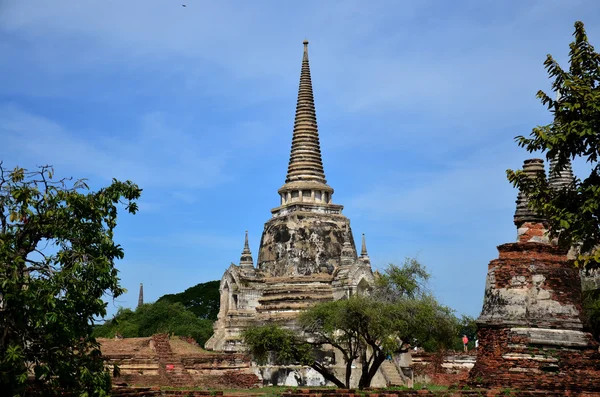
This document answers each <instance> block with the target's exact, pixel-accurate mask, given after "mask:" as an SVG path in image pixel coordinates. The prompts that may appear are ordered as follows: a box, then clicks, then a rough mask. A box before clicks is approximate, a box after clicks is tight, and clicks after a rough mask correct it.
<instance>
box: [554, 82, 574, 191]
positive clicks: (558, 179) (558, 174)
mask: <svg viewBox="0 0 600 397" xmlns="http://www.w3.org/2000/svg"><path fill="white" fill-rule="evenodd" d="M558 101H560V90H557V91H556V102H558ZM559 160H560V153H556V155H555V156H554V157H552V158H551V159H550V177H549V178H548V182H549V183H550V186H551V187H552V188H553V189H556V190H562V189H564V188H566V187H568V186H569V185H571V183H573V181H574V180H575V176H574V175H573V167H572V165H571V159H570V158H569V157H567V158H566V159H565V163H564V164H563V166H562V168H561V169H557V165H558V161H559Z"/></svg>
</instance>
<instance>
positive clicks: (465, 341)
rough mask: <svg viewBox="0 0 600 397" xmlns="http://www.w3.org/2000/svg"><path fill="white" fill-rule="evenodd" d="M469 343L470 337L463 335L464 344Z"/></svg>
mask: <svg viewBox="0 0 600 397" xmlns="http://www.w3.org/2000/svg"><path fill="white" fill-rule="evenodd" d="M467 343H469V338H467V337H466V336H463V345H466V344H467Z"/></svg>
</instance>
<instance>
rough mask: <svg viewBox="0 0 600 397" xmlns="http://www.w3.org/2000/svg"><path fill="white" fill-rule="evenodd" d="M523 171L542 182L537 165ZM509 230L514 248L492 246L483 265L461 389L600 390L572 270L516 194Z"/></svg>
mask: <svg viewBox="0 0 600 397" xmlns="http://www.w3.org/2000/svg"><path fill="white" fill-rule="evenodd" d="M523 171H524V172H525V174H527V175H528V176H530V177H535V176H536V175H538V174H540V173H541V174H543V173H544V164H543V161H542V160H539V159H532V160H526V161H525V164H524V166H523ZM569 172H570V168H569V169H567V170H566V172H565V173H563V174H562V175H554V176H552V175H551V183H557V182H562V183H565V182H566V179H565V178H567V177H568V176H569ZM570 175H571V177H572V174H570ZM557 178H559V179H560V180H557ZM514 222H515V225H516V226H517V242H516V243H508V244H503V245H500V246H499V247H498V251H499V253H500V255H499V258H498V259H495V260H493V261H491V262H490V264H489V265H488V274H487V280H486V286H485V296H484V303H483V309H482V312H481V315H480V316H479V318H478V319H477V323H478V326H479V332H478V337H479V350H478V352H477V361H476V364H475V366H474V367H473V369H472V370H471V372H470V374H469V381H468V382H469V383H470V384H471V385H474V386H483V387H499V388H505V387H510V388H514V389H521V390H527V389H537V390H548V391H550V390H552V391H558V390H573V391H577V392H578V391H598V390H600V354H599V353H598V344H597V343H596V341H595V340H594V339H593V337H592V335H591V334H590V333H589V332H588V331H587V329H586V327H585V325H584V323H583V321H582V307H581V280H580V277H579V271H578V269H577V268H575V267H574V265H573V263H572V262H571V260H569V258H568V257H567V251H566V250H563V249H561V248H559V247H558V246H556V245H553V244H552V243H551V242H550V241H549V239H548V233H547V222H546V221H545V220H544V219H543V217H541V216H540V215H539V214H537V213H536V212H535V211H533V210H532V209H531V208H529V206H528V202H527V197H526V196H525V195H524V194H523V193H522V192H519V196H518V198H517V210H516V212H515V217H514Z"/></svg>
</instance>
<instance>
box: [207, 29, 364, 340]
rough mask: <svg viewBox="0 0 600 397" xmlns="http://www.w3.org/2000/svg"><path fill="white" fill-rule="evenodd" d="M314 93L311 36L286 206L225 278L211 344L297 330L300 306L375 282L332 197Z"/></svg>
mask: <svg viewBox="0 0 600 397" xmlns="http://www.w3.org/2000/svg"><path fill="white" fill-rule="evenodd" d="M333 193H334V190H333V188H332V187H331V186H329V185H328V184H327V180H326V179H325V171H324V167H323V159H322V156H321V146H320V141H319V130H318V127H317V116H316V110H315V102H314V96H313V88H312V81H311V75H310V66H309V61H308V41H304V52H303V54H302V67H301V72H300V85H299V89H298V100H297V104H296V115H295V119H294V127H293V134H292V147H291V151H290V160H289V164H288V168H287V176H286V178H285V183H284V185H283V186H282V187H281V188H279V190H278V195H279V197H278V199H279V200H278V201H279V206H278V207H276V208H274V209H272V210H271V215H272V216H271V218H270V219H269V220H268V221H267V222H266V223H265V226H264V231H263V234H262V237H261V240H260V247H259V250H258V260H257V265H256V267H254V263H253V259H252V254H251V252H250V248H249V244H248V236H247V235H246V241H245V244H244V250H243V252H242V256H241V258H240V263H239V265H233V264H232V265H231V266H230V267H229V268H228V269H227V270H226V271H225V274H224V275H223V278H222V280H221V286H220V292H221V301H220V303H221V306H220V311H219V315H218V320H217V322H216V323H215V326H214V330H215V332H214V335H213V336H212V338H211V339H210V340H209V341H208V342H207V343H206V348H208V349H211V350H220V351H240V350H242V349H243V348H244V346H243V343H242V340H241V333H242V331H243V330H244V329H246V328H248V327H249V326H252V325H259V324H264V323H272V322H276V323H279V324H281V325H283V326H286V327H294V326H295V320H296V318H297V316H298V314H299V313H300V311H302V310H304V309H306V308H308V307H310V306H312V305H314V304H316V303H319V302H325V301H330V300H333V299H340V298H342V297H345V296H349V295H352V294H360V293H363V292H364V291H366V290H367V289H368V288H369V285H372V282H373V273H372V271H371V267H370V260H369V256H368V255H367V252H366V246H363V252H362V253H361V256H360V257H358V255H357V253H356V246H355V243H354V239H353V237H352V230H351V228H350V220H349V219H348V218H346V217H345V216H344V215H343V214H342V210H343V206H341V205H339V204H334V203H333V201H332V196H333Z"/></svg>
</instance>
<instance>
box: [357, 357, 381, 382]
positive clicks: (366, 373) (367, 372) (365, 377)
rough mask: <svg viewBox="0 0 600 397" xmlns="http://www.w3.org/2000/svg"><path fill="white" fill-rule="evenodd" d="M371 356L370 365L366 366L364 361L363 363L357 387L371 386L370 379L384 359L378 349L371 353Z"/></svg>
mask: <svg viewBox="0 0 600 397" xmlns="http://www.w3.org/2000/svg"><path fill="white" fill-rule="evenodd" d="M373 356H374V357H373V362H372V363H371V366H370V367H367V362H366V361H365V363H364V364H363V370H362V375H361V377H360V380H359V381H358V388H359V389H364V388H365V387H371V380H373V377H374V376H375V374H376V373H377V370H378V369H379V367H380V366H381V364H382V363H383V361H384V360H385V354H383V352H381V351H380V350H378V351H376V352H375V353H373Z"/></svg>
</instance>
